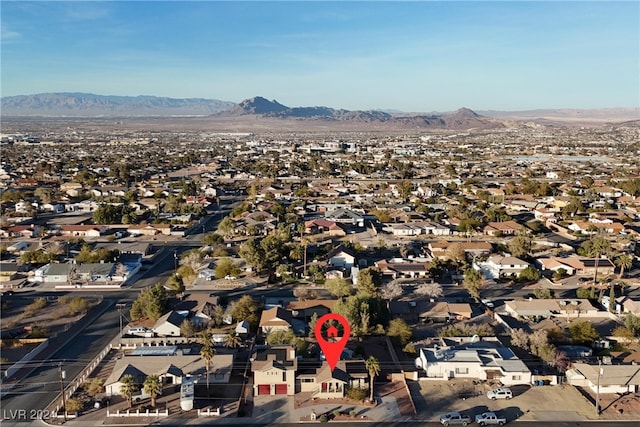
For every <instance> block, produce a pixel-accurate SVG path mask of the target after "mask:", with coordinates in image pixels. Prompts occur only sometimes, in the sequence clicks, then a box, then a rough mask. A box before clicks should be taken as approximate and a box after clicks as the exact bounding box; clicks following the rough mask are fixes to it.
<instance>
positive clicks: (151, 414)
mask: <svg viewBox="0 0 640 427" xmlns="http://www.w3.org/2000/svg"><path fill="white" fill-rule="evenodd" d="M168 416H169V410H168V409H165V410H164V411H161V410H159V409H156V410H155V411H150V410H148V409H147V410H146V411H140V410H139V409H138V410H135V411H131V410H129V409H127V410H126V411H120V410H117V411H115V412H111V411H110V410H109V409H107V417H168Z"/></svg>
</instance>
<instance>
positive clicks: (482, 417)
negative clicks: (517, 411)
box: [476, 412, 507, 426]
mask: <svg viewBox="0 0 640 427" xmlns="http://www.w3.org/2000/svg"><path fill="white" fill-rule="evenodd" d="M476 422H477V423H478V424H480V425H481V426H486V425H489V424H498V425H505V424H506V423H507V419H506V418H501V417H498V416H497V415H496V414H495V413H493V412H483V413H482V414H479V415H476Z"/></svg>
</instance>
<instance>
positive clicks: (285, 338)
mask: <svg viewBox="0 0 640 427" xmlns="http://www.w3.org/2000/svg"><path fill="white" fill-rule="evenodd" d="M295 339H296V335H295V334H294V333H293V330H292V329H287V330H282V329H275V330H272V331H270V332H269V334H268V335H267V344H269V345H279V344H293V343H294V342H295Z"/></svg>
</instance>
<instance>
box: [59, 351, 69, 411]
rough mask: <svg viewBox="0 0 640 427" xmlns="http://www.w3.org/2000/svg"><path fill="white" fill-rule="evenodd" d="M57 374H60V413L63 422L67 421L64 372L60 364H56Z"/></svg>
mask: <svg viewBox="0 0 640 427" xmlns="http://www.w3.org/2000/svg"><path fill="white" fill-rule="evenodd" d="M58 372H59V373H60V393H61V394H62V413H63V414H64V420H65V422H66V421H67V400H66V399H65V397H64V377H65V376H66V372H65V371H63V370H62V362H60V363H59V364H58Z"/></svg>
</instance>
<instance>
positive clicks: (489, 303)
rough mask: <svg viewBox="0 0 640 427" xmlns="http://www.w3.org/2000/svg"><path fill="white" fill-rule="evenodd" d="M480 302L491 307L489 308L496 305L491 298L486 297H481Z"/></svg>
mask: <svg viewBox="0 0 640 427" xmlns="http://www.w3.org/2000/svg"><path fill="white" fill-rule="evenodd" d="M480 302H481V303H482V304H484V305H485V306H486V307H489V308H493V307H494V304H493V301H491V300H490V299H487V298H484V299H481V300H480Z"/></svg>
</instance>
